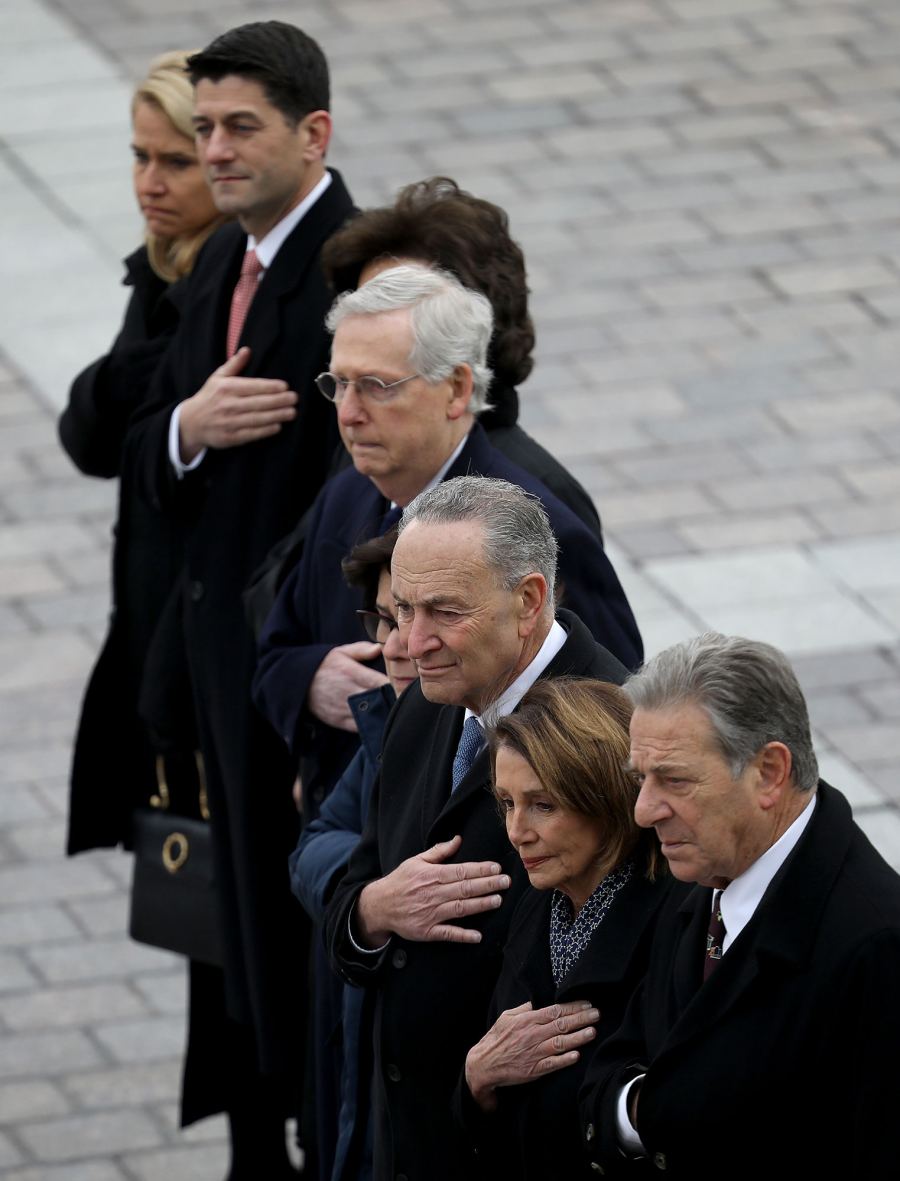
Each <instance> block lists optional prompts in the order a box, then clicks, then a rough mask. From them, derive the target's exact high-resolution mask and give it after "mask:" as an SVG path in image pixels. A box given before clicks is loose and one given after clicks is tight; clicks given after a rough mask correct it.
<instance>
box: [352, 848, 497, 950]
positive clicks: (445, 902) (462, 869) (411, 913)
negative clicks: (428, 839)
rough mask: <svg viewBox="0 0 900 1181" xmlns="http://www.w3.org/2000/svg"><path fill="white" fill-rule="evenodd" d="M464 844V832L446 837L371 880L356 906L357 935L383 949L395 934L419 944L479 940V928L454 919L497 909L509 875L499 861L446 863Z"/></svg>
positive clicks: (369, 943)
mask: <svg viewBox="0 0 900 1181" xmlns="http://www.w3.org/2000/svg"><path fill="white" fill-rule="evenodd" d="M461 844H462V837H460V836H455V837H454V838H453V840H452V841H442V842H440V843H439V844H437V845H433V846H432V847H431V848H430V849H426V850H425V852H424V853H419V854H417V855H416V856H415V857H410V858H408V859H407V860H406V861H404V862H402V864H400V865H398V866H397V868H396V869H395V870H394V871H393V872H392V873H389V874H387V876H386V877H383V878H380V879H379V880H378V881H377V882H370V883H369V884H368V886H366V887H365V889H364V890H363V891H362V893H361V894H360V896H359V901H358V902H357V905H356V913H355V923H356V928H357V931H358V937H361V938H362V941H363V942H364V943H365V944H366V945H367V946H369V947H381V945H382V944H384V943H387V941H388V939H389V938H390V937H391V935H392V934H394V935H400V936H402V937H403V938H404V939H410V940H413V941H414V942H416V943H437V942H447V943H480V942H481V932H480V931H474V930H472V928H471V927H458V926H456V924H455V922H454V921H453V920H455V919H462V918H467V917H468V916H469V915H473V914H481V913H482V912H483V911H486V910H495V909H496V908H497V907H498V906H499V905H500V903H501V902H502V901H503V899H502V898H501V896H500V894H498V893H497V891H498V890H506V889H507V888H508V887H509V877H508V876H507V875H506V874H505V873H501V872H500V866H499V865H498V864H497V863H496V862H495V861H462V862H460V863H459V864H458V865H444V864H442V863H443V862H444V861H446V860H447V858H448V857H452V856H453V854H454V853H456V852H457V850H458V849H459V847H460V845H461Z"/></svg>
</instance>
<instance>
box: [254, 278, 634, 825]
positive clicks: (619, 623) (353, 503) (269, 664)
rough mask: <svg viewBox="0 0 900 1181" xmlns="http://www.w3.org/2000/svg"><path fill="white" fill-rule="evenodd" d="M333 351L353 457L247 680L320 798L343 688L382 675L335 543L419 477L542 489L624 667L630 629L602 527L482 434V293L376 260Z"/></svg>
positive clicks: (419, 486) (485, 323) (330, 493)
mask: <svg viewBox="0 0 900 1181" xmlns="http://www.w3.org/2000/svg"><path fill="white" fill-rule="evenodd" d="M328 326H329V327H330V328H331V329H332V330H333V332H334V342H333V345H332V351H331V367H330V369H329V371H328V372H327V373H323V374H321V375H320V376H319V379H318V385H319V389H320V390H321V392H322V394H323V395H324V396H325V397H326V398H328V399H329V400H330V401H332V402H334V404H335V406H336V409H337V416H338V425H339V428H340V432H341V437H342V438H343V441H344V444H345V446H346V447H347V450H348V451H349V453H350V457H351V459H352V461H353V467H352V468H349V469H347V470H346V471H344V472H342V473H341V474H340V475H339V476H337V477H335V478H334V479H333V480H331V481H330V482H329V483H328V484H327V485H326V486H325V488H324V489H323V490H322V492H321V493H320V495H319V498H318V500H317V502H316V504H315V506H314V508H313V512H312V517H311V521H310V526H309V531H308V535H307V540H306V544H305V547H304V553H303V557H302V559H301V561H300V564H299V565H298V566H297V568H296V569H295V570H294V572H293V573H292V575H291V576H290V577H289V578H288V580H287V581H286V582H285V585H284V586H283V587H282V589H281V592H280V594H279V597H278V599H277V601H276V603H275V607H274V608H273V610H272V613H271V615H270V616H269V619H268V621H267V624H266V627H265V628H264V631H263V634H262V636H261V640H260V662H259V667H258V670H257V674H256V679H255V682H254V696H255V699H256V702H257V704H258V706H259V707H260V709H261V710H262V712H263V713H264V714H265V715H266V716H267V717H268V718H269V720H270V722H271V723H272V725H273V726H274V727H275V729H276V730H277V731H278V733H279V734H280V735H281V737H282V738H283V739H284V741H285V742H286V743H287V744H288V746H289V747H290V748H291V750H292V752H293V754H294V756H295V758H296V759H297V762H298V765H299V769H300V774H301V778H302V781H303V788H304V808H305V810H306V811H307V814H308V815H314V814H315V813H316V811H317V809H318V804H319V802H320V800H321V798H322V796H323V795H324V793H326V792H327V791H328V790H330V788H331V786H332V785H333V784H334V782H335V780H336V779H337V777H338V775H339V774H340V772H341V771H342V770H343V768H344V767H345V766H346V764H347V762H349V759H350V758H351V757H352V754H353V752H354V750H355V749H356V744H357V743H356V734H355V723H354V721H353V715H352V714H351V711H350V708H349V706H348V704H347V699H348V697H350V696H351V695H352V694H355V693H358V692H362V691H364V690H367V689H371V688H373V687H375V686H376V685H378V684H380V683H382V682H383V681H384V679H385V678H384V676H383V674H382V673H381V672H380V671H379V670H378V669H376V668H373V667H372V665H371V663H370V662H371V661H373V660H375V659H376V658H377V656H378V654H379V649H378V647H377V645H375V644H372V643H370V642H367V641H366V640H364V639H363V634H364V633H363V631H362V629H361V627H360V625H359V623H358V621H357V620H356V617H355V611H356V609H357V608H360V607H362V605H363V604H362V601H361V597H360V593H359V592H358V591H354V590H351V589H350V588H348V587H347V586H346V584H345V583H344V581H343V578H342V577H341V566H340V563H341V559H342V558H343V557H344V556H345V555H346V554H347V553H349V551H350V550H351V549H352V548H353V546H354V545H356V544H357V543H358V542H360V541H362V540H365V539H366V538H369V537H373V536H376V535H377V534H379V533H383V532H384V531H385V529H386V528H387V527H388V525H389V524H391V523H393V521H395V520H396V519H397V518H399V516H400V511H401V509H402V508H403V507H404V506H406V505H408V504H409V502H410V501H411V500H412V499H413V498H414V497H415V496H416V495H418V494H419V493H420V492H422V491H423V490H425V489H426V488H430V487H433V486H435V485H437V484H439V483H440V482H441V481H443V480H448V479H452V478H453V477H455V476H459V475H469V474H472V475H484V476H494V477H498V478H502V479H504V480H507V481H509V482H510V483H513V484H517V485H519V486H520V487H522V488H525V489H527V490H528V491H529V492H531V493H533V494H534V495H535V496H537V497H538V498H539V499H540V501H541V502H542V503H543V505H544V506H545V508H546V509H547V512H548V514H549V518H550V522H551V525H552V528H553V531H554V533H555V535H556V537H557V538H558V540H559V546H560V559H559V562H560V576H561V582H562V583H563V586H564V600H565V605H566V606H568V607H571V608H572V610H573V611H575V612H577V614H578V615H579V616H580V617H581V619H582V620H583V621H584V623H585V624H586V625H587V627H588V628H589V629H590V630H591V632H592V633H593V635H594V637H595V638H596V639H597V640H599V641H600V642H601V643H603V644H605V645H606V647H607V648H608V649H609V650H610V651H611V652H612V653H613V654H614V655H615V656H617V657H618V658H619V659H620V660H621V661H622V662H623V664H625V665H626V666H627V667H629V668H634V667H635V666H636V665H637V664H638V663H639V662H640V658H641V644H640V636H639V633H638V630H637V626H636V625H635V622H634V617H633V616H632V614H631V609H630V608H629V606H628V603H627V600H626V598H625V595H624V592H623V591H622V588H621V586H620V585H619V581H618V579H617V577H616V575H615V572H614V571H613V569H612V566H611V565H610V563H609V560H608V558H607V557H606V554H605V552H604V550H603V546H602V543H601V542H600V541H599V539H598V538H597V537H596V536H595V535H594V534H592V533H591V531H590V530H589V529H587V527H586V526H585V525H584V524H583V523H582V522H581V521H580V520H579V519H578V518H577V517H576V516H575V515H574V513H573V512H572V511H571V510H570V509H568V508H567V507H566V506H565V505H564V504H562V503H561V502H560V501H559V500H557V499H556V498H555V497H554V496H553V495H552V494H551V493H550V492H548V490H547V489H546V488H545V487H544V485H543V484H541V483H540V481H538V480H537V479H535V478H534V477H533V476H531V475H529V474H528V473H527V472H525V471H524V469H522V468H520V467H517V466H516V465H515V464H513V463H511V462H510V461H509V460H507V459H506V458H505V457H504V456H503V455H502V454H501V453H500V452H499V451H497V450H495V449H494V448H493V447H492V446H491V444H490V443H489V441H488V439H487V436H486V435H485V433H484V432H483V431H482V429H481V427H480V426H479V425H478V423H477V417H478V414H479V413H480V412H481V411H482V410H484V409H485V408H486V406H487V399H488V391H489V385H490V379H491V372H490V369H489V368H488V366H487V350H488V344H489V341H490V338H491V326H492V313H491V307H490V304H489V303H488V301H487V300H486V299H485V298H484V296H482V295H480V294H478V293H476V292H474V291H469V290H468V289H466V288H465V287H463V286H462V285H461V284H460V283H459V282H458V281H457V280H456V279H455V278H454V277H453V276H452V275H449V274H446V273H444V272H441V271H437V270H435V269H433V268H430V267H426V266H419V265H408V266H401V267H395V268H393V269H389V270H386V271H382V272H381V273H380V274H378V275H377V276H376V277H375V278H373V279H370V280H369V282H367V283H365V284H364V285H363V286H362V287H360V288H359V289H358V290H357V291H352V292H347V293H345V294H344V295H342V296H340V297H339V298H338V299H337V300H336V302H335V304H334V306H333V308H332V310H331V312H330V314H329V317H328Z"/></svg>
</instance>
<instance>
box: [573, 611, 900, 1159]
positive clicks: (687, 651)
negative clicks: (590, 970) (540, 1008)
mask: <svg viewBox="0 0 900 1181" xmlns="http://www.w3.org/2000/svg"><path fill="white" fill-rule="evenodd" d="M625 688H626V691H627V692H628V693H629V695H630V696H631V698H632V700H633V702H634V705H635V710H634V715H633V717H632V722H631V764H632V767H633V769H634V772H635V775H636V776H637V779H638V781H639V783H640V785H641V787H640V794H639V796H638V800H637V804H636V806H635V816H636V818H637V821H638V823H639V824H641V825H642V826H644V827H646V828H650V827H652V828H654V829H655V830H656V833H657V835H658V836H659V839H660V841H661V843H662V851H663V853H664V854H665V857H666V859H667V861H668V863H669V868H670V870H671V872H672V873H673V875H674V876H675V877H676V878H678V879H679V880H680V881H681V882H682V883H684V885H683V886H681V887H678V886H676V888H675V889H674V890H673V892H672V894H671V895H670V898H669V901H668V902H667V903H666V904H665V909H664V911H663V913H662V914H661V916H660V919H659V923H658V926H657V928H656V931H657V934H656V937H655V941H654V946H653V952H652V957H651V963H650V969H649V972H648V975H647V979H646V981H645V983H644V988H643V990H642V991H641V992H640V993H639V994H638V996H637V997H636V998H634V1000H633V1002H632V1005H631V1006H630V1008H629V1011H628V1013H627V1014H626V1018H625V1022H624V1024H623V1026H622V1028H621V1029H620V1030H619V1032H618V1033H617V1034H616V1035H614V1037H613V1038H611V1039H610V1040H609V1041H607V1042H605V1043H604V1045H603V1046H601V1047H600V1049H599V1050H598V1052H597V1054H596V1056H595V1058H594V1060H593V1062H592V1063H591V1065H590V1067H589V1070H588V1076H587V1080H586V1084H585V1088H584V1092H583V1110H584V1134H585V1143H586V1146H587V1149H588V1152H589V1153H590V1154H591V1157H592V1160H593V1162H594V1165H595V1166H596V1167H597V1168H598V1169H599V1170H600V1171H601V1172H604V1171H605V1172H606V1173H607V1174H609V1175H615V1176H618V1175H625V1176H627V1175H630V1174H631V1173H632V1172H633V1171H635V1170H637V1172H641V1171H642V1169H643V1168H644V1167H646V1161H642V1160H641V1158H646V1157H649V1159H650V1160H651V1161H652V1162H653V1164H654V1165H655V1166H656V1167H657V1168H658V1169H664V1170H666V1173H667V1175H668V1176H672V1177H685V1178H694V1177H702V1176H707V1175H709V1174H710V1173H712V1172H713V1171H716V1172H718V1173H721V1174H722V1175H723V1176H728V1177H745V1176H746V1177H760V1176H764V1175H766V1174H767V1173H771V1172H772V1171H773V1170H774V1171H775V1172H776V1173H777V1174H778V1175H779V1176H810V1177H811V1176H820V1175H821V1176H825V1175H833V1176H837V1177H887V1176H893V1175H894V1173H895V1172H896V1148H895V1145H894V1131H893V1120H894V1119H895V1118H896V1112H897V1110H898V1107H900V1084H898V1081H897V1078H898V1076H897V1072H896V1070H895V1069H894V1068H893V1064H892V1063H889V1064H886V1059H885V1055H886V1053H887V1054H888V1055H890V1054H892V1053H893V1052H894V1050H895V1047H896V1046H897V1045H898V1044H900V1019H898V1017H897V1006H896V995H897V991H898V988H900V877H898V875H897V874H896V873H895V872H894V870H893V869H891V867H890V866H889V865H887V863H886V862H885V861H884V860H883V859H882V858H881V856H880V855H879V854H878V853H877V852H876V851H875V849H874V848H873V847H872V845H871V844H870V843H869V841H868V840H867V838H866V837H865V835H864V834H863V832H862V831H861V829H859V828H858V827H857V825H856V824H855V823H854V821H853V819H852V818H851V815H850V808H849V806H848V804H847V802H846V800H845V799H844V797H843V796H842V795H840V793H839V792H837V791H836V790H835V789H834V788H832V787H829V786H828V785H827V784H826V783H824V782H822V781H821V780H820V779H819V778H818V767H817V763H816V757H815V753H814V751H813V747H812V741H811V737H810V727H809V719H808V716H807V710H806V703H805V702H804V699H803V694H802V692H801V690H800V686H799V685H798V683H797V680H796V677H795V676H794V673H793V671H792V670H791V667H790V665H789V664H788V662H787V660H786V659H785V657H784V656H783V655H782V654H781V653H780V652H778V651H777V650H776V649H775V648H772V647H771V646H769V645H768V644H762V643H758V642H754V641H751V640H745V639H741V638H737V637H727V636H721V635H718V634H716V633H712V632H710V633H707V634H705V635H702V636H699V637H697V638H696V639H694V640H691V641H689V642H687V643H685V644H679V645H676V646H675V647H673V648H669V649H667V650H666V651H665V652H662V653H660V654H659V655H658V656H656V657H655V658H654V659H653V660H651V661H649V662H648V664H647V665H646V667H645V668H644V669H642V670H641V672H639V673H637V674H636V675H635V676H634V677H632V678H631V679H630V680H629V681H628V683H627V684H626V686H625Z"/></svg>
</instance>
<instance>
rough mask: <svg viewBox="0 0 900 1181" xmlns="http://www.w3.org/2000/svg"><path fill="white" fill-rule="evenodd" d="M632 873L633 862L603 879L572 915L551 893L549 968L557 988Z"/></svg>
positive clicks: (566, 904) (569, 907) (567, 903)
mask: <svg viewBox="0 0 900 1181" xmlns="http://www.w3.org/2000/svg"><path fill="white" fill-rule="evenodd" d="M633 873H634V862H633V861H626V862H625V864H624V865H620V866H619V867H618V869H614V870H613V871H612V873H609V874H607V875H606V877H605V878H604V879H603V880H602V881H601V883H600V885H599V886H598V887H597V889H596V890H595V891H594V892H593V894H592V895H591V896H590V898H588V900H587V902H585V904H584V906H582V908H581V910H579V912H578V914H577V915H574V916H573V914H572V903H571V902H570V901H569V899H568V898H567V897H566V896H565V894H563V893H561V892H560V891H559V890H554V891H553V901H552V903H551V906H550V967H551V969H552V971H553V979H554V981H555V982H556V984H557V986H558V985H559V984H560V982H561V981H562V980H564V979H565V978H566V976H568V974H569V973H570V972H571V971H572V969H573V968H574V967H575V965H576V964H577V963H578V961H579V959H581V956H582V954H583V952H584V949H585V948H586V947H587V945H588V943H590V940H591V936H592V935H593V934H594V932H595V931H596V930H597V928H598V927H599V926H600V924H601V923H602V922H603V919H604V918H605V916H606V913H607V911H608V910H609V908H610V906H612V903H613V899H614V898H615V896H616V895H617V894H618V892H619V891H620V890H621V889H622V887H623V886H624V885H625V883H626V882H627V881H628V880H629V878H630V877H631V875H632V874H633Z"/></svg>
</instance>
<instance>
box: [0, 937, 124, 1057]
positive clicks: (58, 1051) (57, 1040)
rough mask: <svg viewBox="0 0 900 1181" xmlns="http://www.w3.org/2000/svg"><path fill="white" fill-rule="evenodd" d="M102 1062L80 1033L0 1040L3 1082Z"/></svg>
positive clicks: (85, 1037) (46, 1034) (16, 1036)
mask: <svg viewBox="0 0 900 1181" xmlns="http://www.w3.org/2000/svg"><path fill="white" fill-rule="evenodd" d="M2 959H3V957H0V979H2V975H3V973H2ZM102 1061H103V1058H102V1056H101V1054H100V1052H99V1051H98V1049H97V1047H96V1046H95V1044H94V1043H93V1042H92V1041H91V1040H90V1038H88V1037H87V1036H86V1035H85V1034H84V1033H82V1032H81V1031H80V1030H77V1029H72V1030H54V1031H52V1032H47V1031H42V1032H40V1033H19V1034H12V1035H9V1036H2V1037H0V1078H6V1079H11V1078H15V1077H17V1076H19V1077H21V1076H24V1077H34V1076H36V1075H37V1076H39V1075H49V1076H56V1075H58V1074H59V1073H60V1072H61V1071H64V1070H84V1069H85V1068H86V1067H89V1066H95V1065H99V1064H100V1063H101V1062H102Z"/></svg>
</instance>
